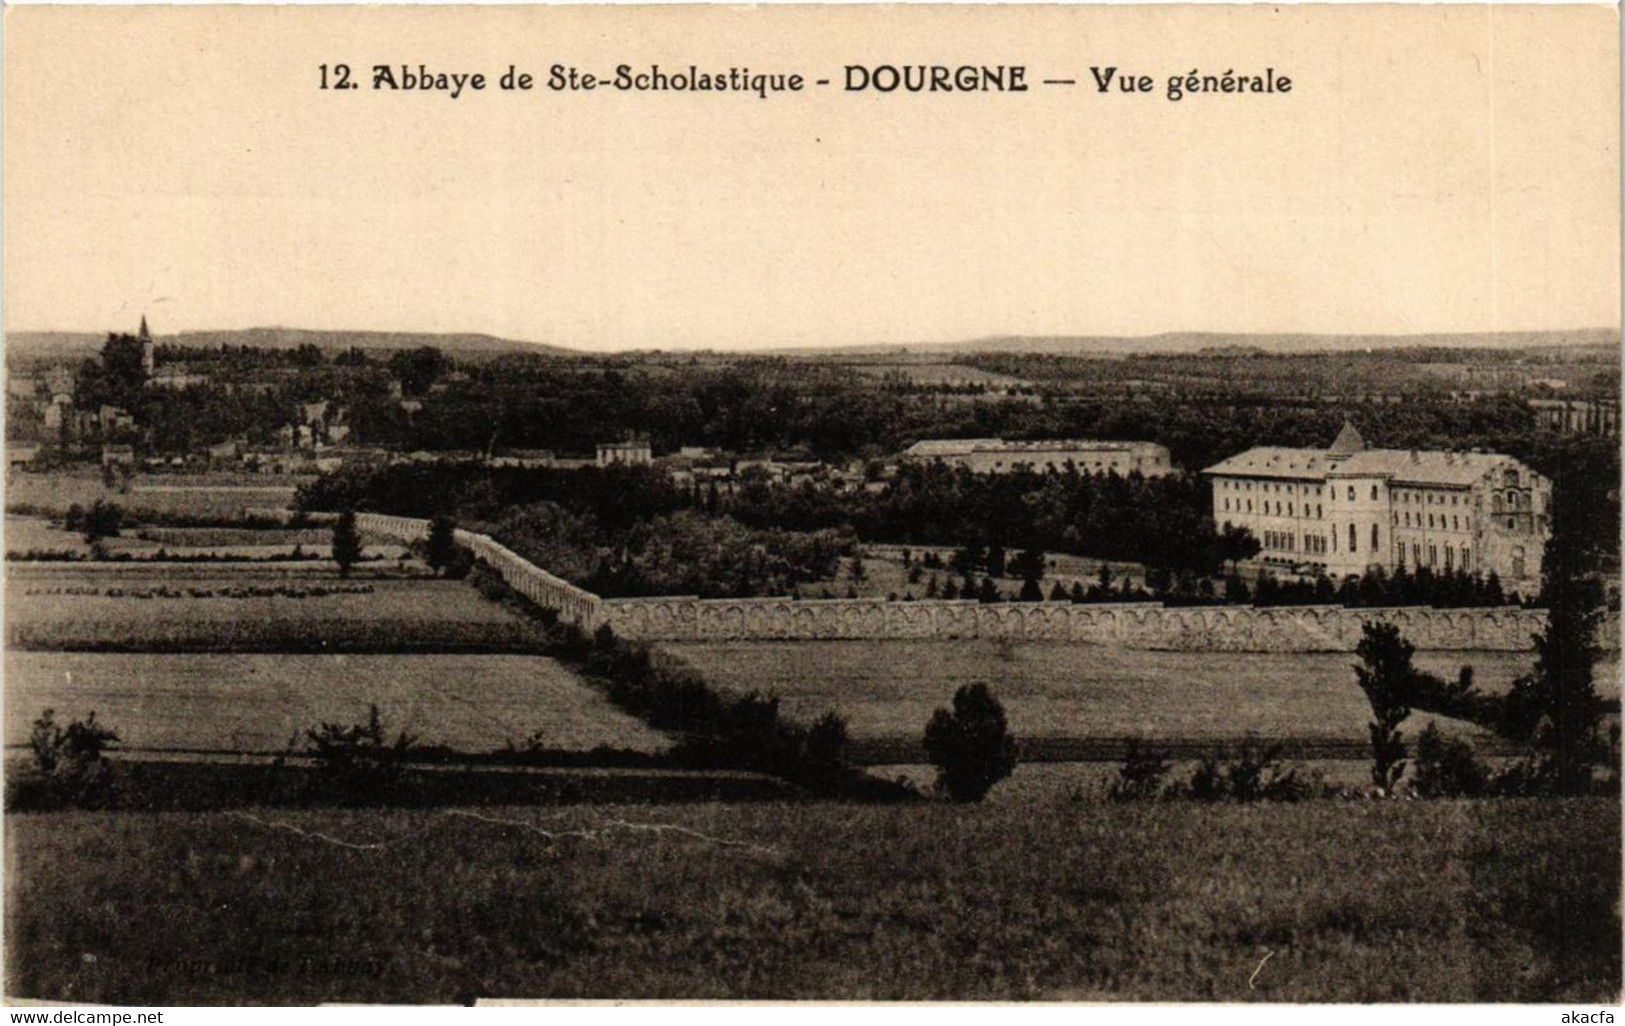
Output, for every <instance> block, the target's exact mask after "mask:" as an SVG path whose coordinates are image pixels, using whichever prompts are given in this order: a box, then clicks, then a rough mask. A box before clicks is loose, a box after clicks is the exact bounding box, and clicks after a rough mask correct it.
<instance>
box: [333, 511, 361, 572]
mask: <svg viewBox="0 0 1625 1026" xmlns="http://www.w3.org/2000/svg"><path fill="white" fill-rule="evenodd" d="M360 560H361V533H360V532H359V531H357V530H356V526H355V512H354V511H352V510H345V511H344V512H343V513H340V514H339V519H338V523H336V524H334V525H333V562H335V563H337V564H338V565H339V576H340V577H349V576H350V567H352V566H354V565H355V564H356V563H358V562H360Z"/></svg>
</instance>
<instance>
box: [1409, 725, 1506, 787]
mask: <svg viewBox="0 0 1625 1026" xmlns="http://www.w3.org/2000/svg"><path fill="white" fill-rule="evenodd" d="M1414 769H1415V777H1414V779H1413V780H1412V782H1411V783H1412V786H1413V787H1415V788H1416V793H1417V794H1418V795H1421V796H1422V797H1423V798H1472V797H1476V796H1478V795H1481V794H1484V793H1485V791H1486V790H1488V788H1489V783H1490V772H1489V769H1488V768H1487V767H1485V765H1484V764H1483V763H1481V762H1479V761H1478V758H1477V756H1475V755H1474V754H1473V746H1472V745H1471V744H1469V743H1468V742H1466V741H1463V740H1459V739H1457V738H1451V737H1445V736H1444V734H1443V733H1441V732H1440V730H1439V726H1438V724H1436V723H1430V724H1428V727H1427V729H1426V730H1424V731H1422V733H1421V735H1420V736H1418V737H1417V739H1416V762H1415V766H1414Z"/></svg>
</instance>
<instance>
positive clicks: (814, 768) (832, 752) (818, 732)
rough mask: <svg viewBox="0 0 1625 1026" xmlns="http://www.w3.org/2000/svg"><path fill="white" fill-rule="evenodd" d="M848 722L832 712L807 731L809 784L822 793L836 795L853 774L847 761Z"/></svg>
mask: <svg viewBox="0 0 1625 1026" xmlns="http://www.w3.org/2000/svg"><path fill="white" fill-rule="evenodd" d="M847 740H848V739H847V732H846V720H845V719H843V718H842V717H841V716H840V715H839V714H837V713H835V712H833V711H831V712H827V713H825V714H824V715H823V716H822V717H820V718H819V720H818V722H816V723H814V724H813V725H812V726H811V727H809V728H807V740H806V767H807V777H808V780H807V782H808V783H810V784H812V785H813V786H814V787H816V788H817V789H818V790H820V791H833V790H835V788H836V786H837V785H838V784H839V783H840V781H841V779H842V778H843V777H845V776H846V775H847V774H848V773H849V772H850V767H849V765H848V763H847V759H846V748H847Z"/></svg>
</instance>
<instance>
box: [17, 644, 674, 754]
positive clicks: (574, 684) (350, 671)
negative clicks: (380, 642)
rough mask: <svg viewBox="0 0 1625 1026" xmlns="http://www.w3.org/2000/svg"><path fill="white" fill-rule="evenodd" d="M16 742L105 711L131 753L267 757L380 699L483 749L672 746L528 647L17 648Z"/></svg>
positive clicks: (353, 718) (410, 726) (390, 709)
mask: <svg viewBox="0 0 1625 1026" xmlns="http://www.w3.org/2000/svg"><path fill="white" fill-rule="evenodd" d="M5 679H6V716H5V743H6V744H7V745H8V746H19V745H24V744H26V743H27V742H28V733H29V727H30V724H31V723H32V721H33V719H34V718H35V717H36V716H38V715H39V714H40V711H41V710H43V709H47V708H50V709H54V710H56V713H57V720H58V722H65V721H67V720H69V719H75V718H83V717H84V716H85V715H86V714H87V713H89V712H91V711H94V712H95V713H96V718H97V719H98V720H100V721H102V722H104V723H107V724H109V725H110V726H112V727H113V728H114V729H116V730H117V731H118V734H119V738H120V741H121V744H120V747H121V748H123V749H126V750H130V749H137V750H148V751H150V750H170V751H173V750H183V751H209V752H239V753H247V752H254V753H265V752H278V751H282V750H283V749H285V748H286V747H287V746H288V743H289V741H290V739H296V740H297V741H298V742H300V743H301V744H302V743H303V742H304V740H305V735H304V732H305V731H306V730H307V729H309V728H313V727H315V726H317V725H318V724H320V723H323V722H331V723H337V724H342V725H348V724H352V723H359V722H364V721H365V720H366V718H367V707H368V705H369V704H376V705H377V706H378V709H379V713H380V714H381V716H382V717H383V721H384V726H385V727H386V728H387V729H388V730H389V732H390V736H391V739H393V737H394V735H395V733H396V732H397V731H402V730H404V731H406V732H407V733H408V734H411V735H413V736H415V737H416V738H417V739H418V740H419V741H420V742H421V743H424V744H438V745H446V746H448V747H450V748H453V749H455V750H457V751H460V752H469V753H481V752H491V751H495V750H497V749H500V748H503V747H504V746H505V745H507V744H508V743H509V742H513V743H514V744H515V745H516V746H517V745H522V744H523V743H524V742H525V741H526V740H527V739H529V738H530V737H531V736H532V735H533V733H534V732H536V731H540V732H541V741H542V743H543V744H544V745H545V746H546V747H547V748H549V749H552V750H562V751H586V750H589V749H592V748H594V747H597V746H599V745H607V746H609V747H612V748H620V749H628V750H633V751H641V752H657V751H663V750H664V749H665V748H667V747H668V745H667V743H666V741H665V739H664V738H663V736H662V735H660V734H659V733H658V732H656V731H654V730H651V729H650V728H648V727H646V726H644V725H643V723H642V722H641V721H639V720H637V719H634V718H633V717H631V716H628V715H626V714H625V713H623V712H621V711H619V710H618V709H616V708H615V707H614V706H612V705H610V704H609V702H608V701H607V700H606V699H605V698H604V697H603V696H602V695H600V694H599V693H598V692H596V691H593V690H592V689H590V688H587V687H585V686H583V685H582V684H581V682H580V681H578V680H577V679H576V678H575V676H574V675H572V674H571V673H570V672H569V671H568V670H566V669H565V668H564V667H562V666H560V665H559V664H558V663H557V662H555V661H553V660H552V659H548V658H545V657H542V656H528V655H432V654H427V655H410V656H400V655H282V654H268V653H260V654H236V655H164V654H150V653H133V654H127V653H100V652H95V653H91V652H16V651H13V652H8V653H6V657H5Z"/></svg>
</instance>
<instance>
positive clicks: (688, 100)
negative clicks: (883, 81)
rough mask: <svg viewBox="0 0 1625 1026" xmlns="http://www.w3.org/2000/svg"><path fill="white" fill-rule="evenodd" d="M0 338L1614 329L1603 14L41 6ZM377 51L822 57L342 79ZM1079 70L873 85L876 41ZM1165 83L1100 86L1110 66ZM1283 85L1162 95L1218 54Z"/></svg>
mask: <svg viewBox="0 0 1625 1026" xmlns="http://www.w3.org/2000/svg"><path fill="white" fill-rule="evenodd" d="M6 18H7V25H6V33H5V37H6V38H5V50H6V52H5V57H6V63H5V101H6V104H5V136H4V151H5V152H4V170H5V183H4V187H5V210H4V230H5V239H4V241H5V251H4V261H5V263H4V300H5V304H4V305H5V309H4V326H5V329H6V330H7V331H21V330H78V331H93V332H102V331H107V330H115V329H116V330H128V329H130V328H131V327H133V324H134V322H135V321H136V320H137V319H138V318H139V317H140V316H141V315H142V314H143V313H144V314H146V315H147V317H148V318H149V320H150V321H151V322H152V325H153V328H154V330H155V331H156V332H157V333H159V334H160V335H162V334H168V333H171V332H178V331H185V330H194V329H225V328H245V327H253V326H270V325H278V326H288V327H301V328H323V329H355V330H388V331H427V332H441V331H447V332H450V331H470V332H485V333H489V334H493V335H499V336H503V337H508V338H515V339H522V340H529V341H534V342H543V343H552V344H558V345H567V346H573V347H580V348H585V349H594V350H614V349H627V348H651V347H659V348H701V347H704V348H717V349H729V348H746V347H764V346H796V345H819V346H829V345H841V344H849V343H850V344H878V343H906V342H944V341H955V340H961V339H970V338H979V337H985V336H990V335H1005V334H1011V335H1015V334H1020V335H1068V334H1079V335H1082V334H1090V335H1142V334H1154V333H1159V332H1169V331H1215V332H1318V333H1377V334H1404V333H1421V332H1451V331H1494V330H1506V331H1516V330H1540V329H1571V328H1584V327H1607V328H1617V326H1618V325H1619V304H1620V298H1619V280H1620V250H1619V224H1620V222H1619V216H1620V215H1619V184H1620V182H1619V107H1618V104H1619V78H1618V74H1619V72H1618V25H1617V20H1616V19H1617V13H1616V11H1615V9H1613V8H1606V7H1542V8H1522V7H1502V8H1498V9H1492V8H1467V7H1415V8H1391V7H1382V6H1378V7H1363V8H1325V7H1320V8H1269V7H1256V8H1247V9H1235V8H1223V7H1202V8H1177V7H1161V8H1111V9H1100V8H1096V9H1083V10H1080V9H1071V10H1067V9H1028V10H1020V9H986V8H963V7H960V8H952V9H921V8H912V9H909V8H905V9H895V8H893V9H887V8H878V9H877V8H868V9H861V8H827V9H816V10H815V9H799V8H770V9H757V10H750V9H745V8H723V7H717V8H709V9H690V8H672V7H666V8H645V9H636V8H631V9H629V8H619V9H594V8H552V9H515V8H484V9H462V10H458V9H445V8H412V9H393V10H386V9H376V8H374V9H365V8H363V9H355V8H351V9H327V8H225V9H217V8H135V9H131V8H112V9H59V8H38V7H27V8H15V7H13V8H10V9H8V10H7V12H6ZM338 62H347V63H349V64H351V65H352V66H353V67H355V68H356V69H357V72H358V75H359V76H360V77H361V79H362V81H363V84H364V85H370V78H368V76H367V74H366V72H367V69H368V68H370V66H371V65H373V64H375V63H391V64H394V65H397V66H398V65H399V64H401V63H409V64H411V65H413V66H416V65H418V64H426V65H428V66H429V67H430V69H431V70H445V71H482V72H485V73H486V74H487V75H488V76H491V77H492V78H493V79H494V78H495V77H496V76H497V75H499V74H500V73H501V72H502V71H503V70H505V69H506V68H507V67H508V65H509V64H516V65H518V66H519V67H520V69H521V70H525V71H530V72H531V73H533V74H535V75H536V76H537V77H538V78H544V77H545V75H546V73H547V70H548V69H549V67H550V66H551V65H553V64H555V63H560V64H566V65H569V64H574V65H577V66H579V67H581V68H583V69H589V70H598V69H608V68H613V67H614V66H615V65H617V64H620V63H626V64H629V65H632V66H634V67H639V68H642V67H645V66H647V65H648V64H650V63H654V62H658V63H660V64H662V65H663V66H665V67H668V68H677V67H686V66H687V65H689V64H690V63H694V64H698V65H699V66H701V67H702V68H718V69H726V68H728V67H730V66H739V65H748V66H750V67H751V68H752V69H754V70H757V71H784V72H799V73H801V74H804V75H806V76H807V77H808V78H809V79H811V78H814V77H829V78H832V79H834V80H835V82H836V85H835V86H834V87H825V88H810V89H809V91H808V92H804V93H801V94H795V95H789V96H776V97H770V98H769V99H766V100H760V99H757V98H755V97H753V96H751V97H746V96H728V95H720V96H719V95H700V96H696V95H681V94H654V93H645V94H622V93H617V92H613V91H599V92H595V93H561V92H553V91H549V90H546V89H542V88H537V89H534V90H532V91H530V92H507V93H504V92H500V91H498V90H496V89H495V88H494V83H493V88H489V89H488V90H487V91H485V92H483V93H467V94H465V95H464V96H463V97H461V98H459V99H456V100H452V99H448V98H446V97H445V96H443V95H438V94H432V93H400V92H387V91H374V90H372V89H370V88H363V89H360V90H354V91H349V92H336V91H331V90H329V91H325V92H324V91H322V90H321V89H319V88H318V85H319V78H318V76H319V72H318V66H319V65H320V64H322V63H330V64H331V63H338ZM886 62H890V63H911V62H945V63H950V64H958V63H963V62H969V63H980V64H998V63H1007V64H1024V65H1026V66H1027V67H1028V68H1029V71H1028V75H1029V78H1030V79H1034V80H1036V79H1038V78H1041V77H1056V78H1063V77H1071V78H1075V79H1077V80H1078V83H1079V84H1078V85H1077V86H1075V87H1059V86H1055V87H1043V86H1037V85H1035V86H1034V87H1033V90H1032V91H1030V92H1028V93H1025V94H1020V95H1012V94H1004V95H999V94H957V95H941V94H938V95H901V94H893V95H887V96H882V95H877V94H874V93H872V92H871V93H863V94H849V93H846V92H843V91H842V90H841V89H840V88H839V85H840V81H841V78H842V68H843V67H844V66H845V65H847V64H857V63H867V64H878V63H886ZM1092 65H1093V66H1116V67H1118V68H1119V75H1123V74H1131V73H1132V74H1140V73H1143V74H1148V75H1151V76H1153V77H1154V79H1155V81H1156V89H1155V91H1154V92H1153V93H1152V94H1151V95H1126V94H1122V93H1115V94H1108V95H1104V96H1103V95H1100V94H1099V93H1097V92H1096V91H1095V89H1094V87H1093V85H1092V84H1091V83H1092V80H1091V78H1090V74H1089V68H1090V67H1091V66H1092ZM1266 67H1273V68H1275V69H1276V72H1277V74H1285V75H1289V76H1290V77H1291V78H1292V80H1293V89H1292V92H1291V93H1290V94H1286V95H1280V94H1278V95H1274V96H1222V95H1221V96H1196V97H1187V98H1186V99H1184V100H1181V101H1180V102H1177V103H1174V102H1169V101H1168V100H1167V99H1165V97H1164V94H1163V89H1164V87H1165V82H1166V79H1167V78H1168V76H1169V75H1171V74H1175V73H1180V72H1188V71H1190V70H1191V69H1193V68H1198V69H1201V70H1203V71H1211V72H1221V71H1224V70H1227V69H1234V70H1236V71H1238V72H1248V73H1251V72H1262V71H1263V69H1264V68H1266Z"/></svg>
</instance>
